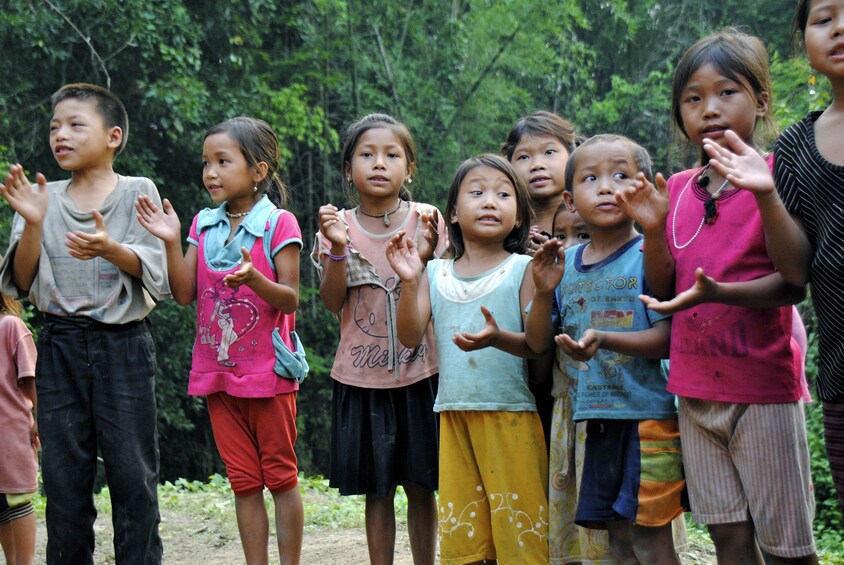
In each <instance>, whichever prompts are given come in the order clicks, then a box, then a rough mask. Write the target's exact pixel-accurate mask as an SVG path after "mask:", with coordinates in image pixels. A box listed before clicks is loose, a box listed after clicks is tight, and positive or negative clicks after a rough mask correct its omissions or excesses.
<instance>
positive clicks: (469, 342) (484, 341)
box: [451, 305, 501, 351]
mask: <svg viewBox="0 0 844 565" xmlns="http://www.w3.org/2000/svg"><path fill="white" fill-rule="evenodd" d="M481 313H482V314H483V315H484V319H485V320H486V323H485V324H484V327H483V328H482V329H481V331H479V332H478V333H474V334H470V333H468V332H462V333H456V334H454V337H452V338H451V341H453V342H454V344H455V345H456V346H457V347H459V348H460V349H462V350H463V351H476V350H478V349H483V348H485V347H490V346H493V345H495V343H496V341H498V338H499V337H500V336H501V329H500V328H499V327H498V322H496V321H495V317H494V316H493V315H492V312H490V311H489V310H488V309H487V307H486V306H484V305H481Z"/></svg>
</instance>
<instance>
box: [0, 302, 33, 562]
mask: <svg viewBox="0 0 844 565" xmlns="http://www.w3.org/2000/svg"><path fill="white" fill-rule="evenodd" d="M20 315H21V305H20V303H19V302H18V301H16V300H14V299H12V298H11V297H9V296H6V295H5V294H2V293H0V430H3V432H2V434H0V453H3V457H2V458H0V545H2V546H3V554H4V555H5V557H6V563H8V564H10V565H12V564H16V565H30V564H33V563H35V508H34V507H33V505H32V500H33V499H34V498H35V497H36V496H37V494H38V448H39V447H40V442H39V439H38V425H37V423H36V420H37V414H38V410H37V407H38V402H37V399H36V397H35V360H36V352H35V342H34V341H33V340H32V333H30V331H29V328H27V327H26V324H24V323H23V320H21V318H20Z"/></svg>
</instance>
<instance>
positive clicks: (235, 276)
mask: <svg viewBox="0 0 844 565" xmlns="http://www.w3.org/2000/svg"><path fill="white" fill-rule="evenodd" d="M240 253H241V255H243V259H241V261H240V267H238V269H237V270H236V271H235V272H233V273H230V274H228V275H226V276H225V277H223V283H224V284H225V285H226V286H227V287H229V288H237V287H239V286H240V285H243V284H246V285H248V284H249V283H250V282H252V280H253V279H254V278H255V276H256V273H257V271H256V270H255V266H254V265H253V264H252V255H251V254H250V253H249V250H248V249H246V248H245V247H241V248H240Z"/></svg>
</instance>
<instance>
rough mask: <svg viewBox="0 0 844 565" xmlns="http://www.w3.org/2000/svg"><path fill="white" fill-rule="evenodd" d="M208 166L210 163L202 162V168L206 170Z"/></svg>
mask: <svg viewBox="0 0 844 565" xmlns="http://www.w3.org/2000/svg"><path fill="white" fill-rule="evenodd" d="M207 166H208V161H203V162H202V168H203V169H204V168H205V167H207Z"/></svg>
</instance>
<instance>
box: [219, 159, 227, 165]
mask: <svg viewBox="0 0 844 565" xmlns="http://www.w3.org/2000/svg"><path fill="white" fill-rule="evenodd" d="M217 163H219V164H220V165H225V164H226V163H228V161H227V160H226V159H220V160H219V161H217Z"/></svg>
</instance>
